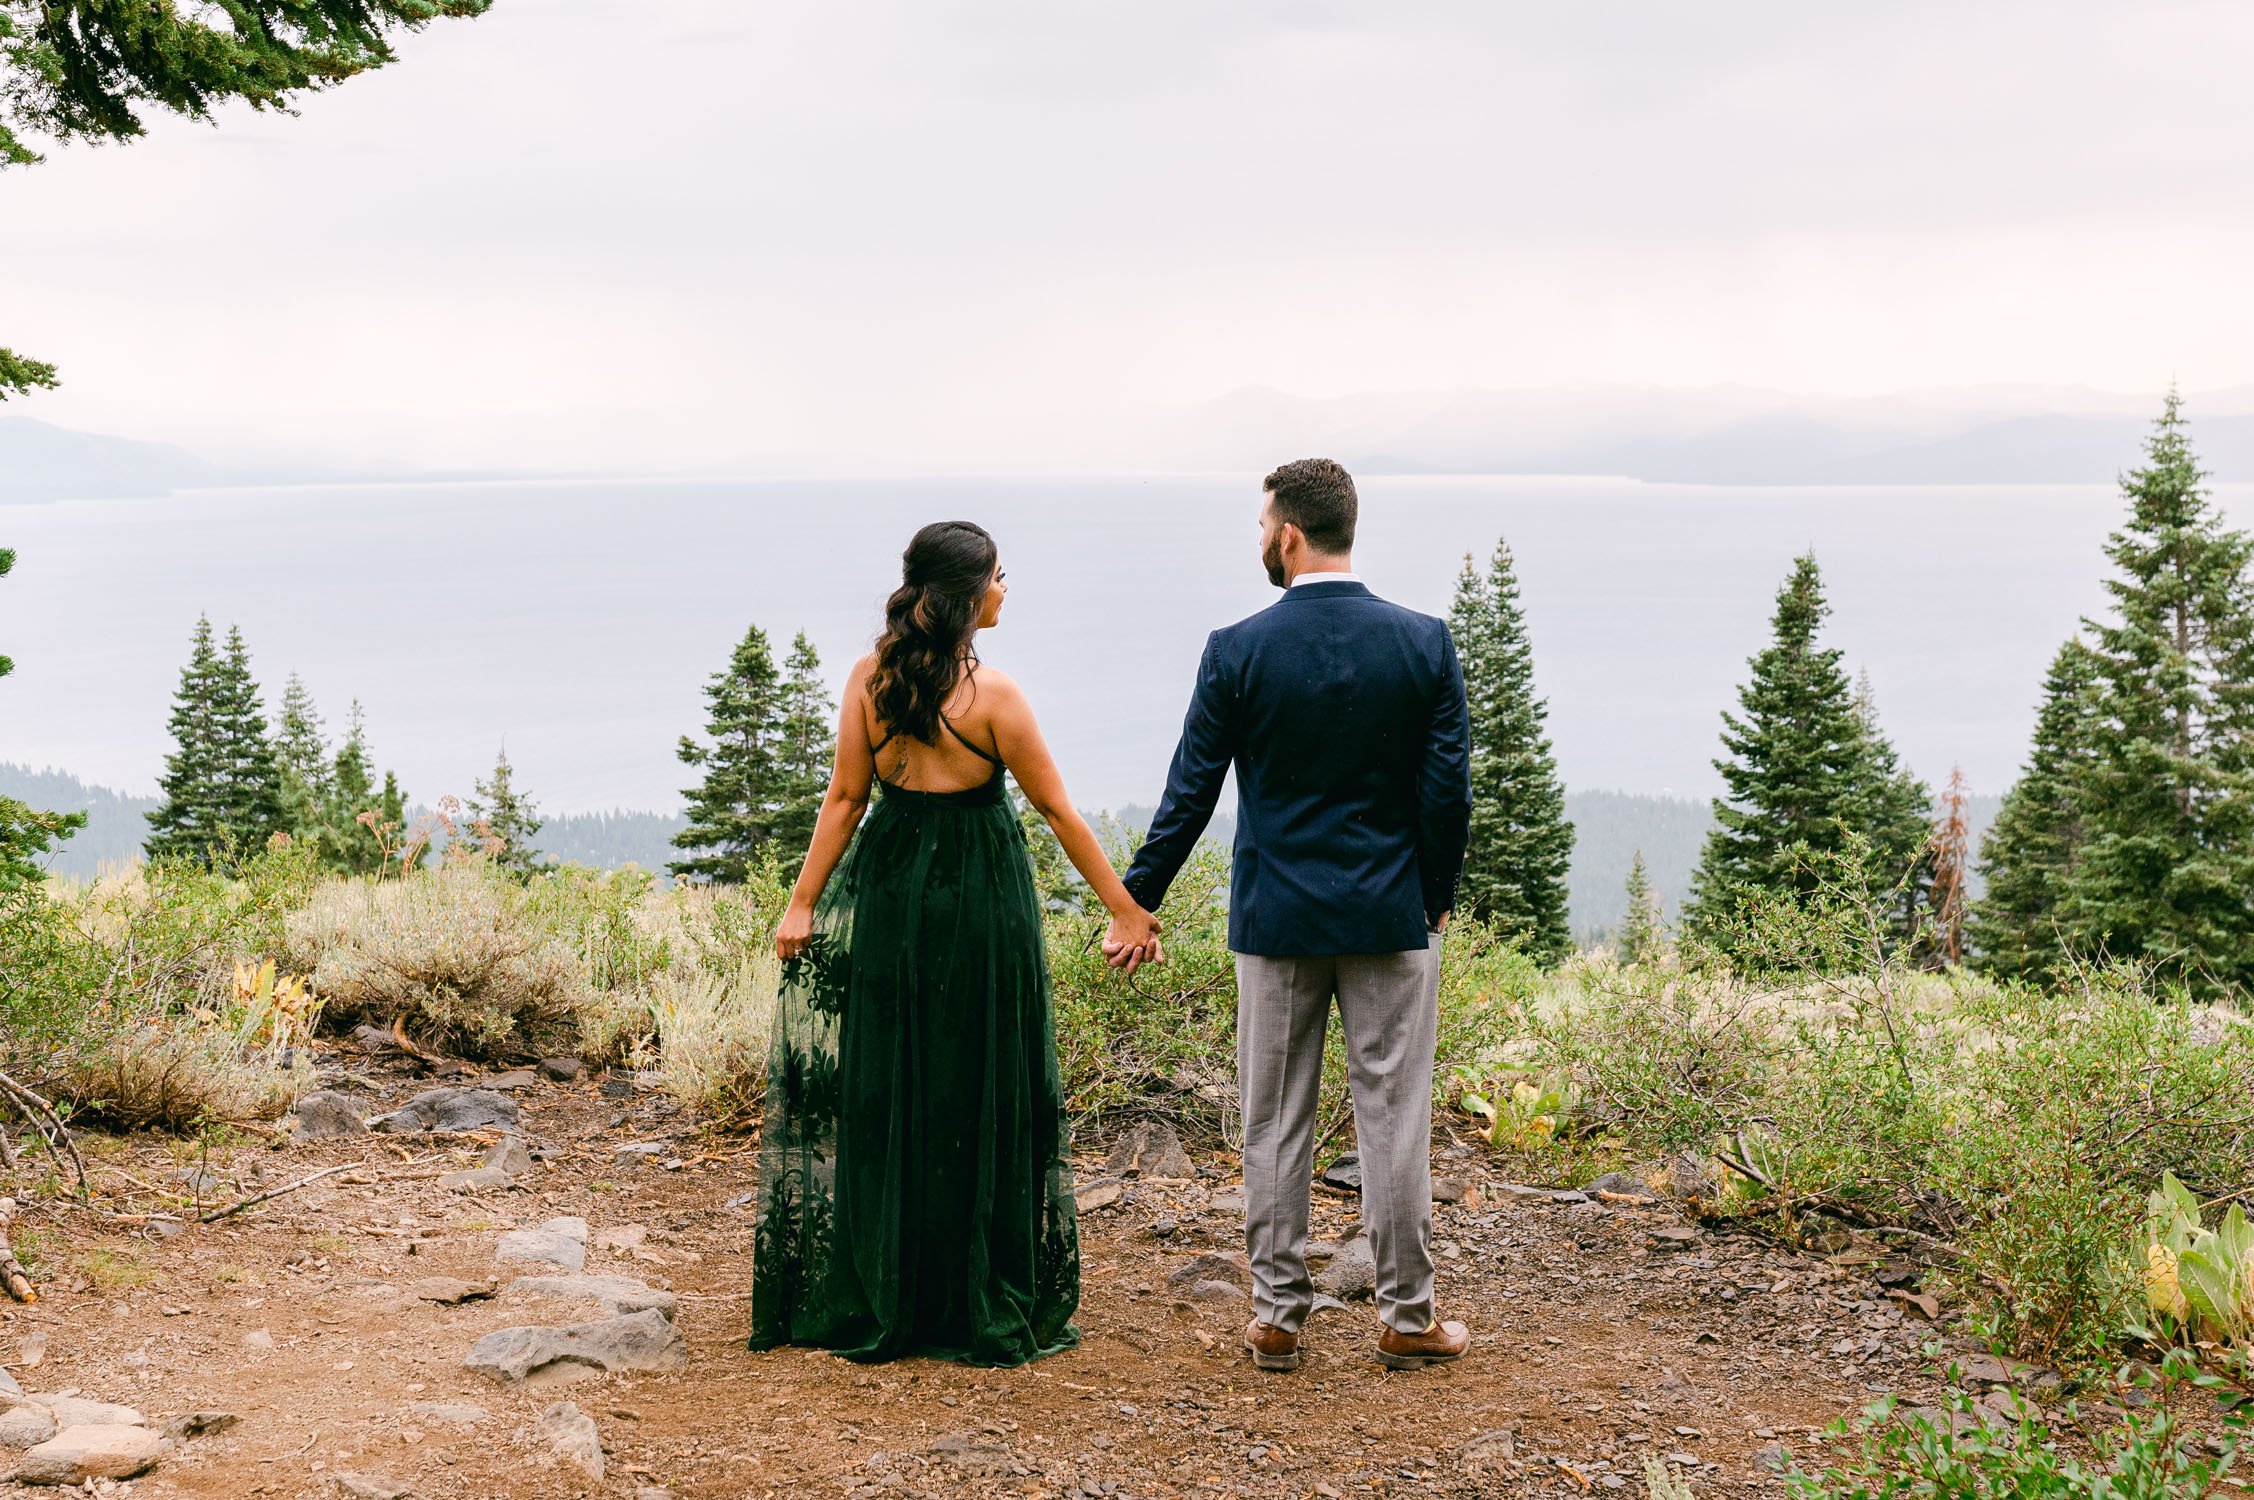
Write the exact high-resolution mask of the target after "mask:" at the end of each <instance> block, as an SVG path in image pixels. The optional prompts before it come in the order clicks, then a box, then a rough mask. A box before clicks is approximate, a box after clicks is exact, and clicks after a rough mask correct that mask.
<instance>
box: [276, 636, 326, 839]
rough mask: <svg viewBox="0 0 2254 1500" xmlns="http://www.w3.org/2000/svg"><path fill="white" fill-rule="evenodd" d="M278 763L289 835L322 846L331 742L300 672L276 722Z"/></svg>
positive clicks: (285, 694) (285, 687)
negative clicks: (323, 728) (324, 732)
mask: <svg viewBox="0 0 2254 1500" xmlns="http://www.w3.org/2000/svg"><path fill="white" fill-rule="evenodd" d="M274 763H275V765H276V766H277V767H278V768H279V769H280V771H281V775H282V816H283V820H284V822H285V823H286V824H287V826H288V828H289V831H290V836H291V837H292V838H294V839H297V840H299V841H300V842H304V843H311V844H314V845H315V846H318V844H319V842H320V837H321V830H322V828H323V827H324V821H323V820H324V814H325V812H326V809H327V806H328V800H329V782H330V767H329V743H328V737H327V736H326V735H325V734H323V733H322V729H321V713H320V710H319V709H318V708H316V707H315V706H314V704H313V695H312V694H311V693H310V692H308V691H306V687H305V682H304V680H303V679H302V678H300V677H299V676H298V675H297V674H296V673H295V672H292V673H290V677H289V681H288V682H287V683H286V684H284V685H283V688H282V711H281V713H280V715H279V716H278V717H276V719H275V720H274Z"/></svg>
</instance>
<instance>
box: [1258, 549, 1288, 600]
mask: <svg viewBox="0 0 2254 1500" xmlns="http://www.w3.org/2000/svg"><path fill="white" fill-rule="evenodd" d="M1260 561H1261V562H1262V563H1263V564H1264V565H1265V566H1266V567H1267V569H1268V581H1269V582H1270V583H1272V584H1274V585H1275V586H1276V587H1277V588H1279V589H1280V588H1283V587H1284V586H1285V584H1284V549H1283V543H1282V541H1281V540H1280V539H1279V540H1276V541H1272V542H1269V543H1267V544H1266V545H1265V546H1263V547H1262V548H1261V549H1260Z"/></svg>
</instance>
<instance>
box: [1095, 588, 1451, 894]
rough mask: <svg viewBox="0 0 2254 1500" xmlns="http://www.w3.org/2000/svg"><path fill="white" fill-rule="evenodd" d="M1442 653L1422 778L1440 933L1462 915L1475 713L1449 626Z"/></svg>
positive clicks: (1428, 885)
mask: <svg viewBox="0 0 2254 1500" xmlns="http://www.w3.org/2000/svg"><path fill="white" fill-rule="evenodd" d="M1440 647H1441V659H1442V661H1443V663H1444V664H1445V669H1444V671H1443V672H1442V676H1441V682H1440V697H1439V701H1438V702H1437V703H1435V704H1434V705H1433V709H1432V722H1431V723H1430V724H1429V725H1428V726H1427V727H1426V729H1425V735H1424V764H1423V765H1422V767H1421V768H1420V769H1419V771H1418V773H1417V871H1418V874H1419V876H1420V877H1421V879H1422V880H1423V883H1424V917H1425V925H1426V926H1428V927H1430V928H1431V929H1432V930H1433V931H1435V932H1437V931H1439V930H1440V927H1441V926H1442V924H1443V923H1444V922H1445V921H1446V920H1447V916H1448V913H1450V912H1451V911H1454V910H1455V909H1456V880H1457V878H1458V877H1459V876H1461V875H1462V874H1463V868H1464V849H1465V847H1466V846H1467V845H1468V844H1469V843H1470V841H1471V713H1470V710H1469V708H1468V707H1467V706H1466V705H1465V703H1464V669H1463V663H1461V662H1460V661H1458V660H1457V659H1456V642H1455V638H1454V637H1453V636H1451V635H1449V634H1448V631H1447V627H1446V626H1445V625H1443V626H1442V627H1441V633H1440ZM1129 887H1130V889H1131V888H1132V887H1133V882H1132V881H1130V882H1129Z"/></svg>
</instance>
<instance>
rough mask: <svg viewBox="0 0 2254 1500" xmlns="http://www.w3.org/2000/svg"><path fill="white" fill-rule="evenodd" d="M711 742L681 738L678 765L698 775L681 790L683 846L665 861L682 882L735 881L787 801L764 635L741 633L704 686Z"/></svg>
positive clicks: (779, 698) (776, 692) (774, 683)
mask: <svg viewBox="0 0 2254 1500" xmlns="http://www.w3.org/2000/svg"><path fill="white" fill-rule="evenodd" d="M704 696H705V700H706V702H707V703H708V704H709V705H710V707H709V709H708V711H707V714H706V723H705V733H706V734H707V735H708V736H709V737H710V739H711V741H712V742H711V743H710V744H709V745H705V744H699V743H698V742H697V741H695V740H693V739H690V738H689V737H688V736H686V735H683V736H682V737H681V748H680V751H679V754H680V757H681V762H682V764H683V765H688V766H695V767H698V768H699V769H701V770H702V771H703V772H704V779H703V780H702V781H701V782H699V783H698V784H697V785H695V786H693V787H689V788H687V789H685V790H684V791H683V792H682V794H681V795H682V796H684V797H686V798H687V799H688V804H689V805H688V813H689V826H688V827H686V828H684V829H682V830H681V831H680V832H679V833H677V834H675V835H674V836H673V844H674V847H676V848H678V849H683V850H687V851H689V852H688V853H687V854H686V855H684V857H682V858H680V859H677V860H674V861H673V862H672V864H671V868H672V871H673V873H674V874H675V875H676V876H679V877H680V878H682V879H684V880H706V881H722V882H726V883H729V884H740V883H741V882H742V881H743V880H744V879H745V878H746V877H747V876H748V875H749V874H750V871H751V866H752V864H753V863H754V862H755V861H756V860H757V859H758V858H759V855H760V853H761V852H762V851H763V850H765V849H766V848H767V846H768V845H769V844H770V843H771V842H772V841H773V840H774V839H775V837H776V833H777V829H778V826H779V823H780V820H781V819H782V817H783V815H784V812H785V809H786V807H787V804H788V800H789V779H788V777H787V776H786V774H785V771H784V763H785V762H784V753H785V752H784V745H783V734H782V721H783V684H782V678H781V676H780V675H779V674H778V673H777V672H776V670H775V653H774V651H773V649H772V648H771V647H770V646H769V645H768V643H767V633H766V632H765V631H763V630H761V629H760V628H759V627H758V626H757V625H754V626H752V627H751V628H750V629H749V630H747V631H746V632H745V633H744V638H743V640H742V641H740V642H738V643H737V645H736V649H735V650H734V651H733V652H731V653H730V654H729V657H728V665H727V667H726V668H725V669H723V670H721V671H719V672H715V673H714V674H713V676H712V680H711V681H710V682H709V683H707V684H706V686H705V690H704Z"/></svg>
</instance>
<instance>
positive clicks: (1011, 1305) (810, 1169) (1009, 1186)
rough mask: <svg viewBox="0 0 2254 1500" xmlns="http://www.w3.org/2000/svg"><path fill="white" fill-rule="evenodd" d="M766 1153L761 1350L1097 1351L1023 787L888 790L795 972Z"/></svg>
mask: <svg viewBox="0 0 2254 1500" xmlns="http://www.w3.org/2000/svg"><path fill="white" fill-rule="evenodd" d="M762 1131H763V1136H762V1140H761V1148H760V1197H759V1231H758V1236H757V1239H756V1243H755V1245H754V1255H755V1260H754V1262H753V1266H752V1293H751V1329H752V1331H751V1347H752V1348H754V1349H771V1348H774V1347H776V1346H777V1345H781V1344H806V1345H813V1346H816V1347H819V1348H825V1349H834V1350H836V1351H837V1352H838V1353H840V1354H842V1355H844V1356H846V1357H847V1358H849V1359H856V1360H862V1361H869V1362H874V1361H878V1360H888V1359H897V1358H900V1357H901V1356H904V1355H925V1356H929V1357H932V1358H938V1359H951V1360H959V1361H962V1362H964V1363H966V1364H978V1365H1018V1364H1024V1363H1025V1362H1026V1361H1028V1360H1032V1359H1038V1358H1040V1357H1041V1356H1042V1355H1045V1354H1053V1353H1055V1352H1057V1351H1058V1350H1060V1349H1066V1348H1070V1347H1071V1346H1072V1345H1073V1344H1075V1343H1076V1342H1078V1337H1079V1335H1078V1333H1077V1332H1076V1331H1075V1330H1074V1328H1073V1327H1072V1321H1071V1320H1072V1313H1073V1309H1074V1308H1076V1307H1077V1306H1078V1305H1079V1301H1080V1244H1079V1226H1078V1222H1077V1220H1076V1218H1075V1216H1074V1210H1073V1202H1072V1168H1071V1163H1070V1159H1069V1157H1068V1154H1067V1152H1068V1144H1067V1127H1066V1124H1065V1119H1064V1108H1063V1100H1062V1090H1061V1089H1060V1087H1059V1084H1058V1081H1057V1058H1056V1037H1055V1033H1054V1031H1053V1029H1052V1018H1051V1001H1050V987H1049V966H1048V958H1047V954H1046V952H1045V951H1044V948H1043V945H1042V936H1041V917H1040V906H1039V902H1038V900H1037V898H1036V896H1035V893H1034V888H1033V869H1032V864H1031V862H1030V860H1029V859H1028V858H1027V854H1026V846H1025V835H1024V833H1023V831H1022V830H1021V829H1020V828H1019V827H1018V823H1017V819H1016V818H1015V817H1014V816H1013V815H1012V813H1011V810H1010V806H1009V803H1008V800H1007V799H1006V798H1005V797H1004V796H1003V795H1002V785H1001V781H1000V779H999V777H997V778H996V780H995V781H994V782H992V783H990V784H988V785H987V786H984V787H980V788H977V789H975V790H973V791H968V792H957V793H928V792H903V791H900V790H898V789H895V788H892V787H889V786H886V787H882V788H881V789H880V791H879V793H878V797H877V804H876V806H875V808H874V809H872V810H871V812H870V813H869V816H868V818H867V820H866V821H865V822H864V823H863V825H862V827H861V830H860V833H859V834H858V835H857V836H856V838H855V839H854V842H853V846H852V848H851V849H850V850H848V851H847V853H846V856H845V858H844V860H843V861H841V862H840V863H839V866H838V869H837V872H836V874H835V875H834V876H832V877H831V880H830V884H829V888H828V889H827V890H826V891H825V892H824V893H823V896H822V900H821V902H820V904H819V906H818V907H817V908H816V913H815V923H814V939H813V942H812V944H811V945H810V946H809V947H808V949H807V951H806V952H805V953H804V954H802V955H801V956H800V957H799V958H797V959H794V960H793V961H792V962H791V963H790V964H789V965H788V966H787V967H786V968H785V970H784V973H783V986H782V1000H781V1004H780V1008H779V1009H778V1011H777V1014H776V1020H775V1037H774V1048H773V1052H772V1055H771V1060H770V1063H769V1068H768V1076H767V1099H766V1109H765V1118H764V1122H763V1125H762Z"/></svg>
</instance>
